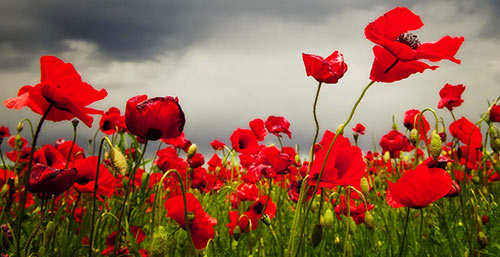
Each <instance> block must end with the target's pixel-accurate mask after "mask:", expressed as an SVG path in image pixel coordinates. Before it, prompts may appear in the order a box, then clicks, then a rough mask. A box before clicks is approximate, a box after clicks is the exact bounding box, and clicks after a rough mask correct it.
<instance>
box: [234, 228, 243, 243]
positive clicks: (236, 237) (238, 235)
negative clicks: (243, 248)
mask: <svg viewBox="0 0 500 257" xmlns="http://www.w3.org/2000/svg"><path fill="white" fill-rule="evenodd" d="M233 237H234V240H236V241H238V240H239V239H240V238H241V228H240V226H238V225H236V227H234V230H233Z"/></svg>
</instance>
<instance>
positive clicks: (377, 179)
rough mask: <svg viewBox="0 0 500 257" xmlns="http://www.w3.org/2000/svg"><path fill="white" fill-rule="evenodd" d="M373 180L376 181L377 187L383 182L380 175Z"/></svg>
mask: <svg viewBox="0 0 500 257" xmlns="http://www.w3.org/2000/svg"><path fill="white" fill-rule="evenodd" d="M373 182H374V183H375V186H376V187H380V184H381V183H382V181H381V180H380V177H379V176H376V177H375V179H374V180H373Z"/></svg>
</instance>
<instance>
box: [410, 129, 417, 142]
mask: <svg viewBox="0 0 500 257" xmlns="http://www.w3.org/2000/svg"><path fill="white" fill-rule="evenodd" d="M417 141H418V130H417V129H416V128H413V129H412V130H411V131H410V142H411V143H412V144H413V145H417V143H418V142H417Z"/></svg>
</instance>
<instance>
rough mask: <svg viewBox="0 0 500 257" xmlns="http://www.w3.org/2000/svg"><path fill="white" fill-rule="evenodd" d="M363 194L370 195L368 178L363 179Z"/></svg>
mask: <svg viewBox="0 0 500 257" xmlns="http://www.w3.org/2000/svg"><path fill="white" fill-rule="evenodd" d="M360 183H361V192H362V193H363V195H365V196H367V195H368V193H370V184H368V179H367V178H366V177H362V178H361V182H360Z"/></svg>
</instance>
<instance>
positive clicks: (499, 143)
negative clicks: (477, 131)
mask: <svg viewBox="0 0 500 257" xmlns="http://www.w3.org/2000/svg"><path fill="white" fill-rule="evenodd" d="M490 146H491V149H492V150H493V151H494V152H496V153H498V152H500V138H498V137H496V138H493V137H492V138H491V141H490Z"/></svg>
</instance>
